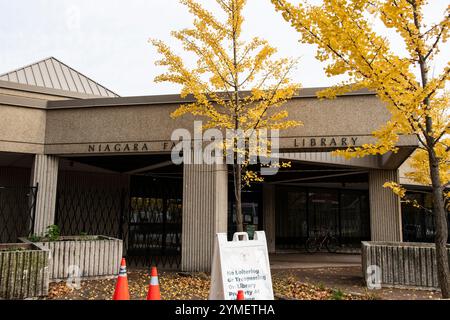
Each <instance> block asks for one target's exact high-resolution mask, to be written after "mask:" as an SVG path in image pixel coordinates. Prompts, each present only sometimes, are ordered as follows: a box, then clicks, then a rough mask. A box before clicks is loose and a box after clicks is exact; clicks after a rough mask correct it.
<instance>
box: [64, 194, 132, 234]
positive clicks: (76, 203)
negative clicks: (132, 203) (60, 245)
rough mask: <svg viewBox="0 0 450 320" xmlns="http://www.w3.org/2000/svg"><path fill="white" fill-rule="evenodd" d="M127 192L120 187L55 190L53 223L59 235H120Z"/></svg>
mask: <svg viewBox="0 0 450 320" xmlns="http://www.w3.org/2000/svg"><path fill="white" fill-rule="evenodd" d="M126 198H127V193H126V190H125V189H121V188H118V189H116V188H89V187H64V188H61V189H58V193H57V207H56V218H55V224H56V225H58V226H59V228H60V229H61V235H64V236H76V235H80V234H84V233H85V234H88V235H103V236H110V237H115V238H122V232H123V224H122V222H123V215H124V209H125V201H126Z"/></svg>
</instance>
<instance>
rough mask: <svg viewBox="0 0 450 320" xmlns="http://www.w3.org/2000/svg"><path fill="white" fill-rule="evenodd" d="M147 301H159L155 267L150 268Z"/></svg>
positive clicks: (159, 295)
mask: <svg viewBox="0 0 450 320" xmlns="http://www.w3.org/2000/svg"><path fill="white" fill-rule="evenodd" d="M147 300H161V293H160V292H159V281H158V270H157V269H156V267H152V272H151V275H150V285H149V287H148V294H147Z"/></svg>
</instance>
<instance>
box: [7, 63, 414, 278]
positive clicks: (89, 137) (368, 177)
mask: <svg viewBox="0 0 450 320" xmlns="http://www.w3.org/2000/svg"><path fill="white" fill-rule="evenodd" d="M44 63H45V64H46V65H47V64H48V66H47V67H49V68H50V67H51V65H53V67H52V68H54V69H52V68H50V69H49V70H53V71H52V72H51V73H52V74H49V75H42V76H43V77H45V76H47V77H50V78H49V79H55V80H56V79H57V76H58V75H63V74H65V73H67V72H68V73H67V74H72V75H73V76H74V72H75V71H74V70H73V69H68V68H67V66H64V65H63V64H58V63H57V62H55V61H53V60H50V61H44ZM30 68H31V69H32V70H34V69H36V68H35V67H33V66H31V67H30ZM33 68H34V69H33ZM27 70H28V69H27V68H24V70H18V71H17V72H16V73H17V75H19V74H21V75H22V72H23V73H24V75H25V78H26V74H27V72H28V71H27ZM36 70H38V69H36ZM55 77H56V78H55ZM25 78H24V79H25ZM78 78H79V79H81V80H80V81H84V80H86V79H85V78H83V77H81V75H79V76H77V79H78ZM66 79H67V77H66ZM83 79H84V80H83ZM19 80H20V79H19ZM43 81H44V80H43ZM86 81H88V83H89V79H88V80H86ZM47 82H48V83H47ZM47 82H45V81H44V82H43V84H44V85H45V86H44V87H42V84H41V85H39V84H37V83H29V82H27V81H12V80H10V79H9V78H7V79H4V78H2V80H0V137H1V138H0V156H2V155H6V154H10V153H14V154H20V155H29V160H30V163H29V165H28V170H29V171H28V172H29V177H30V181H31V186H36V185H39V192H38V193H37V196H36V210H35V219H34V222H33V228H34V231H35V232H36V233H42V232H44V230H45V229H46V227H47V226H48V225H51V224H53V223H55V218H57V217H55V212H57V211H58V210H61V203H60V202H58V199H59V198H58V197H57V193H58V191H57V190H61V188H62V186H63V185H83V184H84V185H88V186H91V187H95V186H99V185H102V184H103V185H106V186H109V187H111V186H113V187H117V188H118V189H120V188H121V187H122V186H130V185H131V186H132V184H130V181H132V180H133V179H134V178H133V177H135V176H144V177H145V178H152V179H174V180H177V179H178V181H179V182H180V183H181V186H180V188H181V189H180V190H181V191H180V193H181V197H182V199H181V202H182V223H181V235H180V232H179V229H177V231H176V232H172V231H170V232H169V231H167V230H169V229H171V228H172V226H169V225H167V223H168V221H169V220H170V219H171V218H170V219H169V215H168V214H166V216H165V217H164V215H163V216H161V219H165V220H164V221H165V222H166V225H165V228H166V229H165V230H166V231H167V232H165V233H163V234H166V235H167V236H168V237H169V234H170V237H172V234H176V235H178V238H179V237H180V236H181V239H178V240H177V236H174V237H173V239H175V240H173V241H172V240H170V241H165V242H164V243H165V244H169V243H170V244H173V243H175V247H176V245H177V243H181V256H182V259H181V267H182V269H184V270H193V271H195V270H208V269H209V268H210V262H211V256H212V251H213V240H214V236H215V234H216V233H217V232H226V231H227V224H228V223H227V220H228V219H227V218H228V216H229V215H228V207H229V203H228V195H227V193H228V192H227V190H228V180H229V179H228V174H227V173H228V170H227V168H226V167H225V166H222V165H206V164H198V165H185V166H182V167H181V166H179V167H176V166H173V165H171V163H170V151H171V149H172V145H173V143H172V141H171V134H172V132H173V131H174V130H175V129H178V128H184V129H187V130H189V131H190V132H192V131H193V120H194V119H193V118H191V117H188V116H187V117H183V118H180V119H177V120H174V119H172V118H171V117H170V113H171V112H172V111H174V110H175V109H176V108H177V107H178V106H179V105H180V104H183V103H189V102H192V98H190V97H188V98H186V99H181V98H180V97H179V96H177V95H170V96H151V97H126V98H120V97H117V96H116V95H115V94H114V93H112V92H110V91H105V92H106V93H105V92H104V94H103V97H101V96H102V94H101V92H103V91H100V90H101V89H98V90H99V91H98V93H97V94H96V97H95V99H93V96H94V95H93V93H94V92H93V91H92V92H91V91H89V92H83V91H82V90H81V89H82V88H87V87H83V86H81V85H77V84H76V83H68V84H66V85H67V88H65V87H64V88H63V87H58V88H56V87H49V86H50V83H53V82H51V81H47ZM55 83H56V81H55ZM59 83H61V82H59ZM61 86H63V84H62V83H61ZM90 86H91V89H92V88H94V89H95V87H96V86H97V88H100V87H99V85H98V84H95V83H93V84H90ZM94 89H92V90H94ZM103 90H105V89H104V88H103ZM318 90H320V88H312V89H303V90H302V91H301V92H300V94H299V95H298V96H297V97H295V98H294V99H292V100H291V101H289V102H288V103H287V104H286V108H287V110H288V112H289V116H290V118H291V119H295V120H301V121H303V122H304V126H303V127H297V128H291V129H289V130H286V131H283V132H282V133H281V137H280V152H281V153H282V155H281V158H283V159H288V160H292V161H293V163H294V169H293V170H295V169H298V170H297V171H296V172H289V171H286V172H281V173H279V174H278V175H277V176H276V177H273V178H268V179H267V182H266V183H265V184H264V185H262V186H261V193H262V212H263V219H262V220H261V221H262V222H261V223H262V228H263V229H264V230H265V231H266V233H267V235H268V237H267V238H268V241H269V248H270V250H271V251H274V250H275V246H276V238H277V230H276V228H277V227H276V226H277V221H278V225H280V221H279V220H277V219H282V218H280V217H278V218H277V214H278V211H277V202H279V201H278V200H277V199H278V198H277V196H276V194H277V188H278V187H279V186H282V187H283V188H289V190H292V191H290V192H294V190H298V191H295V192H298V194H300V197H301V193H302V192H304V191H301V190H305V189H304V188H309V187H307V186H305V185H307V184H311V183H315V184H336V183H338V184H339V183H342V181H349V182H345V183H349V184H352V183H359V182H354V180H355V181H356V180H358V179H360V180H361V181H363V180H364V182H361V183H367V188H366V189H368V190H367V191H368V197H369V206H370V237H371V239H373V240H401V224H400V209H399V208H400V206H399V201H398V199H397V198H396V197H395V196H394V195H392V193H391V192H390V191H387V190H385V189H384V188H382V185H383V183H384V182H385V181H387V180H394V181H395V180H398V174H397V169H398V167H399V166H400V165H401V164H402V163H403V162H404V160H405V159H406V158H407V157H408V156H409V155H410V154H411V153H412V151H413V150H414V149H415V148H416V147H417V141H416V139H415V137H413V136H404V137H401V139H400V141H399V143H398V147H399V152H398V153H396V154H387V155H383V156H373V157H367V158H363V159H354V160H344V159H341V158H336V157H333V156H332V155H331V154H330V151H332V150H335V149H337V148H346V147H348V146H350V145H355V146H358V145H362V144H365V143H369V142H371V141H373V139H372V136H371V133H372V132H373V131H374V130H376V129H378V128H379V127H380V126H381V125H382V124H383V123H385V122H386V121H387V120H388V119H389V113H388V112H387V110H386V109H385V108H384V106H383V105H382V103H381V102H380V101H379V100H378V99H377V97H376V96H375V95H374V94H373V93H371V92H368V91H365V90H362V91H358V92H355V93H353V94H347V95H345V96H341V97H338V98H337V99H335V100H318V99H317V98H316V93H317V91H318ZM14 166H15V164H14V163H13V164H10V165H7V166H6V167H5V168H2V170H4V171H5V172H6V171H7V172H8V173H7V175H13V174H14V173H13V170H11V169H10V167H14ZM319 167H320V168H319ZM5 179H6V178H5ZM136 184H139V183H137V182H136ZM27 185H29V184H27ZM290 187H292V188H290ZM322 187H326V186H322ZM341 187H342V185H341ZM347 187H348V186H347ZM347 187H345V186H344V187H343V188H344V189H345V188H347ZM308 190H310V189H308ZM156 191H159V190H156ZM156 191H155V192H156ZM305 192H306V191H305ZM180 193H179V194H180ZM307 193H308V199H309V200H307V201H308V203H316V204H317V206H320V205H319V204H320V203H322V202H323V201H325V204H324V206H326V205H328V204H326V203H333V200H330V199H331V198H332V197H335V195H332V196H330V197H331V198H326V199H323V198H324V196H323V195H322V196H321V197H322V199H321V198H320V197H319V196H315V195H311V194H312V193H313V191H307ZM93 194H94V193H92V192H91V193H88V194H87V195H89V196H92V195H93ZM102 196H104V198H103V199H104V200H103V201H102V202H103V203H107V204H110V205H109V208H118V209H117V210H119V211H120V203H117V202H114V201H116V200H117V198H118V196H114V197H110V199H109V200H108V199H106V196H105V195H104V194H98V197H99V198H100V199H101V197H102ZM179 197H180V196H179V195H178V198H179ZM119 198H120V197H119ZM137 198H139V197H137ZM140 198H144V197H140ZM163 198H164V197H163ZM174 198H177V197H174ZM174 198H171V197H166V199H169V200H170V201H169V200H166V201H163V202H161V201H156V200H145V201H146V203H147V204H149V205H151V206H153V207H159V206H163V207H164V210H165V212H172V211H171V210H172V209H173V208H179V207H178V204H179V203H177V202H176V201H175V202H174V201H172V200H173V199H174ZM65 199H67V201H66V202H65V204H64V206H65V207H66V208H71V201H73V199H75V195H73V194H71V195H69V196H66V198H65ZM147 199H160V198H151V197H147ZM340 199H341V198H340ZM109 201H111V202H109ZM136 201H137V202H136V203H138V204H139V205H142V203H143V202H142V200H136ZM152 201H153V202H152ZM171 201H172V202H171ZM340 201H341V202H342V203H344V202H345V199H344V200H342V199H341V200H340ZM58 203H59V204H58ZM88 203H91V202H88ZM58 206H60V207H58ZM117 206H118V207H117ZM322 207H323V206H322ZM67 210H69V209H67ZM92 210H93V209H92V208H91V209H89V208H87V209H86V212H91V211H92ZM174 210H175V209H174ZM144 211H145V210H144ZM175 211H176V210H175ZM102 212H103V213H102V215H103V216H104V217H106V218H109V215H108V214H107V211H102ZM283 214H285V213H283ZM82 215H83V213H78V216H82ZM122 216H123V215H122ZM143 216H145V215H143ZM173 216H175V215H173ZM171 217H172V215H171ZM283 221H284V220H283ZM141 222H142V221H138V222H136V223H141ZM118 223H119V224H121V223H124V221H119V222H118ZM300 224H301V222H300ZM163 226H164V223H163ZM116 227H117V230H120V229H121V228H120V226H119V227H118V226H117V225H115V224H111V228H116ZM148 227H149V226H145V225H144V226H143V228H144V229H145V228H148ZM138 229H139V228H136V230H138ZM172 230H173V229H172ZM152 232H154V231H152ZM124 237H125V236H124ZM158 237H159V236H158ZM136 239H138V240H139V239H141V240H142V237H141V236H137V238H136ZM158 239H160V238H158ZM143 241H144V240H143ZM145 241H147V240H145ZM145 241H144V242H145ZM177 241H179V242H177ZM161 243H163V242H161ZM160 249H161V248H160ZM166 249H168V248H166Z"/></svg>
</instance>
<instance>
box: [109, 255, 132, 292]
mask: <svg viewBox="0 0 450 320" xmlns="http://www.w3.org/2000/svg"><path fill="white" fill-rule="evenodd" d="M113 300H130V292H129V290H128V277H127V265H126V263H125V258H122V262H121V263H120V271H119V277H118V278H117V284H116V290H115V291H114V295H113Z"/></svg>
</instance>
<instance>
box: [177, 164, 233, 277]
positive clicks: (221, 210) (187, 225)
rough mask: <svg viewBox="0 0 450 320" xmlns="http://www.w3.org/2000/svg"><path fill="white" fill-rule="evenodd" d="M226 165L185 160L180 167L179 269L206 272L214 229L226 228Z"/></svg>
mask: <svg viewBox="0 0 450 320" xmlns="http://www.w3.org/2000/svg"><path fill="white" fill-rule="evenodd" d="M227 215H228V174H227V166H226V165H207V164H186V165H184V171H183V229H182V230H183V234H182V249H181V269H182V270H183V271H193V272H199V271H203V272H209V271H210V270H211V263H212V257H213V252H214V239H215V235H216V233H218V232H227Z"/></svg>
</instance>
